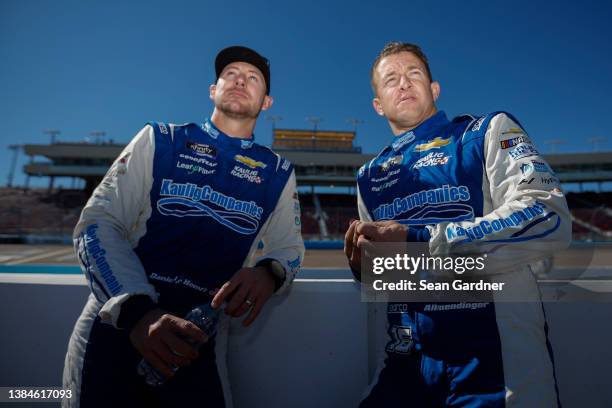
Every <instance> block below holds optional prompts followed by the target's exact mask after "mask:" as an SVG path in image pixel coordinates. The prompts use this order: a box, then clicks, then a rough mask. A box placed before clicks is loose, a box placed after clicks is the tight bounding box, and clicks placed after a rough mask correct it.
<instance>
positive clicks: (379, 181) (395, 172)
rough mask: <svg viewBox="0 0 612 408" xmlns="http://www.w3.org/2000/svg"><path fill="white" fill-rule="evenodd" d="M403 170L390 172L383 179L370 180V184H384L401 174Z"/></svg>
mask: <svg viewBox="0 0 612 408" xmlns="http://www.w3.org/2000/svg"><path fill="white" fill-rule="evenodd" d="M401 170H402V169H395V170H392V171H390V172H388V173H387V174H386V175H384V176H383V177H379V178H372V179H370V182H372V183H382V182H384V181H387V180H389V179H390V178H391V177H393V176H395V175H397V174H399V172H400V171H401Z"/></svg>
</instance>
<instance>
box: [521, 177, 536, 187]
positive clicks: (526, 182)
mask: <svg viewBox="0 0 612 408" xmlns="http://www.w3.org/2000/svg"><path fill="white" fill-rule="evenodd" d="M533 180H535V177H532V178H530V179H527V178H524V179H521V182H520V183H519V186H520V185H521V184H531V183H532V182H533Z"/></svg>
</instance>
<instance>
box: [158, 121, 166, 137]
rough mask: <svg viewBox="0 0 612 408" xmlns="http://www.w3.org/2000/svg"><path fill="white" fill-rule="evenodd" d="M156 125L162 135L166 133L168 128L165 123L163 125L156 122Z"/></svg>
mask: <svg viewBox="0 0 612 408" xmlns="http://www.w3.org/2000/svg"><path fill="white" fill-rule="evenodd" d="M158 126H159V131H160V132H161V133H162V135H167V134H168V128H167V127H166V125H164V124H163V123H158Z"/></svg>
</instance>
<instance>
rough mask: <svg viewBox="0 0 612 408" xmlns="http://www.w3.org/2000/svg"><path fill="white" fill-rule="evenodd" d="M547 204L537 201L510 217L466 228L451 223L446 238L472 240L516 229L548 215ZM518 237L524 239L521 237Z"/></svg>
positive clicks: (485, 221)
mask: <svg viewBox="0 0 612 408" xmlns="http://www.w3.org/2000/svg"><path fill="white" fill-rule="evenodd" d="M546 215H547V213H546V206H545V205H544V204H543V203H540V202H537V201H536V203H535V204H533V205H531V206H529V207H526V208H523V209H520V210H516V211H515V212H513V213H512V214H510V215H509V216H508V217H500V218H496V219H493V220H482V221H480V222H479V223H477V224H476V225H474V226H470V227H467V228H464V227H462V226H459V225H449V226H447V227H446V238H447V239H448V240H449V241H451V240H453V239H456V238H458V237H461V238H463V240H464V241H467V242H472V241H477V240H481V239H484V238H486V237H487V236H488V235H490V234H493V233H496V232H500V231H502V230H506V229H515V228H516V227H519V226H521V225H523V224H527V223H528V222H530V221H534V220H535V219H537V218H539V217H542V216H546ZM517 239H524V237H520V238H517Z"/></svg>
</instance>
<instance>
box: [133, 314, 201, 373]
mask: <svg viewBox="0 0 612 408" xmlns="http://www.w3.org/2000/svg"><path fill="white" fill-rule="evenodd" d="M185 338H191V339H194V340H195V341H197V342H199V343H204V342H206V341H207V340H208V337H207V336H206V334H204V332H203V331H202V330H200V328H199V327H198V326H196V325H195V324H193V323H191V322H190V321H188V320H185V319H181V318H180V317H177V316H174V315H171V314H169V313H168V312H166V311H165V310H163V309H159V308H158V309H153V310H150V311H149V312H147V313H146V314H145V315H144V316H143V317H142V318H141V319H140V320H139V321H138V323H136V325H135V326H134V328H133V329H132V331H131V332H130V341H131V342H132V345H133V346H134V347H135V348H136V350H138V352H140V354H142V356H143V357H144V359H145V360H147V361H148V362H149V364H151V366H153V368H155V369H156V370H157V371H159V372H160V373H161V374H163V375H164V376H165V377H167V378H170V377H172V376H173V375H174V369H173V368H174V367H177V366H178V367H181V366H186V365H188V364H189V363H190V362H191V360H193V359H196V358H197V357H198V351H197V349H196V348H195V347H194V346H192V345H191V344H189V343H188V342H186V341H185V340H184V339H185Z"/></svg>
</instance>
